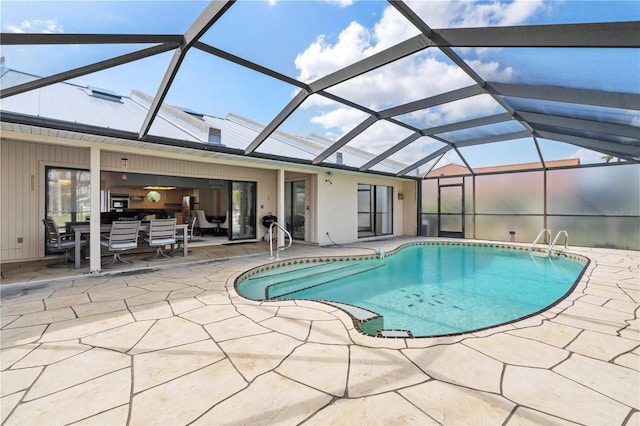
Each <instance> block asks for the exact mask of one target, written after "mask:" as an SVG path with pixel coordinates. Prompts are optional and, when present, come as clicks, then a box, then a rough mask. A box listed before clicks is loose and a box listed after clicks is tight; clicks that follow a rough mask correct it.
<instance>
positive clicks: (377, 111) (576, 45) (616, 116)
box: [0, 1, 640, 177]
mask: <svg viewBox="0 0 640 426" xmlns="http://www.w3.org/2000/svg"><path fill="white" fill-rule="evenodd" d="M238 3H242V2H238ZM389 4H390V5H391V7H392V8H393V9H394V10H395V12H396V13H397V14H399V16H401V17H402V19H404V20H405V21H406V25H410V26H412V27H414V28H416V29H417V30H418V31H417V32H418V34H417V35H414V36H412V37H409V38H407V39H405V40H403V41H400V42H398V43H396V44H394V45H392V46H390V47H387V48H386V49H382V50H379V51H377V53H373V54H370V55H368V56H367V57H364V58H361V59H360V60H356V61H354V62H352V63H349V64H347V65H346V66H343V67H342V68H340V69H338V70H335V71H333V72H329V73H326V74H325V75H323V76H321V77H319V78H316V79H314V80H312V81H304V79H303V78H300V77H292V76H291V75H287V74H286V73H283V72H282V71H278V70H276V69H275V68H274V67H273V66H267V65H263V64H260V63H258V62H256V61H255V60H252V59H251V58H250V57H248V56H247V57H243V56H240V55H237V54H235V53H231V52H229V51H225V50H223V49H222V48H220V47H216V46H215V45H214V44H212V42H211V41H209V39H211V37H209V38H208V37H207V34H208V33H209V32H210V31H213V30H215V29H216V26H217V25H218V22H220V21H221V20H222V19H223V18H225V16H226V15H231V14H233V13H234V9H235V8H236V7H237V5H236V3H235V2H234V1H214V2H211V3H210V4H208V6H206V7H205V8H204V10H203V11H202V12H201V13H200V15H199V16H198V17H197V18H196V19H195V20H194V21H193V23H192V24H191V25H190V26H189V27H188V28H187V29H186V30H185V31H184V32H183V33H180V34H79V33H76V34H66V33H52V34H35V33H2V34H1V35H0V37H1V38H0V43H1V44H2V45H3V46H53V45H119V44H120V45H128V46H131V45H140V46H143V47H142V48H139V49H138V48H136V49H135V50H134V51H132V52H129V53H125V54H122V55H117V56H112V57H109V58H107V59H104V60H100V61H95V62H92V63H90V64H86V65H83V66H79V67H76V68H73V69H67V70H64V71H62V72H58V73H54V74H52V75H48V76H46V77H42V78H36V79H34V80H32V81H27V82H24V83H20V84H16V85H14V86H11V87H2V89H1V90H0V98H1V99H5V98H8V97H11V96H17V95H20V94H23V93H27V92H30V91H33V90H37V89H40V88H44V87H46V86H49V85H52V84H55V83H60V82H66V81H69V80H70V79H74V78H78V77H82V76H86V75H89V74H92V73H95V72H98V71H103V70H108V69H111V68H114V67H118V66H121V65H124V64H128V63H131V62H135V61H141V60H144V59H146V58H150V57H153V56H155V55H160V54H164V53H170V54H171V57H170V59H169V61H168V63H167V65H166V68H165V70H164V73H163V74H164V76H163V78H162V79H161V81H160V82H159V84H158V86H157V91H156V92H155V95H154V96H153V101H152V102H151V105H150V106H149V108H148V112H147V113H146V117H145V118H144V120H143V122H141V123H140V127H139V130H138V133H137V136H135V135H132V136H131V137H132V138H137V139H138V140H140V141H151V142H152V141H156V140H157V135H153V124H154V122H155V121H156V120H157V119H158V114H159V112H160V109H161V106H162V105H163V103H165V102H166V101H167V98H168V94H169V93H170V91H171V90H172V88H173V87H174V81H175V80H176V77H177V76H178V75H180V73H181V71H182V69H183V63H184V61H185V59H186V58H187V56H188V55H190V54H191V52H192V51H194V50H196V51H198V52H200V53H201V54H204V55H207V56H211V57H215V58H218V59H220V60H223V61H227V62H230V63H232V64H235V65H236V66H239V67H241V68H242V69H244V70H246V71H248V72H251V73H257V74H261V75H262V76H263V77H264V78H266V79H270V80H275V81H277V82H279V83H282V84H284V85H285V86H287V87H291V88H293V89H295V93H294V95H293V96H291V97H290V99H289V100H288V102H287V103H286V104H285V105H284V106H283V107H281V108H280V109H279V111H275V112H274V113H273V115H272V118H271V121H270V122H268V123H265V125H264V126H263V127H262V129H261V130H260V131H259V132H258V134H257V136H256V137H255V138H254V139H253V140H248V141H247V143H246V146H245V147H244V150H243V152H242V153H241V154H240V155H244V156H249V157H252V156H253V157H256V156H260V153H261V152H262V153H263V154H264V152H265V151H267V152H268V147H267V145H266V144H265V141H267V140H268V138H269V137H270V136H273V135H274V134H275V132H277V131H279V130H282V129H283V127H284V123H285V122H287V120H288V119H290V118H291V117H292V116H293V115H294V114H301V111H302V110H303V108H304V105H305V102H308V101H309V100H310V99H311V98H314V99H316V98H318V97H319V98H321V99H322V100H323V102H330V103H333V104H335V105H338V106H340V107H345V108H348V109H349V110H351V111H354V112H355V113H357V114H354V116H357V117H358V119H357V120H356V121H354V122H353V123H352V124H351V126H350V127H349V128H348V129H347V130H345V131H344V132H343V133H342V134H341V135H337V136H335V137H334V138H333V139H330V143H328V144H327V145H326V147H325V148H323V150H322V151H321V152H320V153H319V154H317V155H315V158H313V159H312V160H311V164H314V165H319V166H322V165H325V164H329V163H330V162H331V160H330V158H332V157H331V156H332V155H333V154H335V153H338V152H340V150H341V149H344V148H345V147H349V146H353V147H357V148H359V149H363V150H365V151H368V152H369V153H370V154H371V155H370V157H369V158H368V161H367V159H365V160H363V161H362V162H361V163H354V164H346V166H347V167H350V168H353V169H357V170H359V171H362V172H376V171H379V169H376V166H377V165H379V164H380V163H382V162H383V161H385V160H389V159H394V158H395V159H399V158H401V157H399V156H398V154H399V153H401V152H405V150H408V149H409V148H413V151H412V155H411V157H410V158H411V161H406V158H407V156H406V155H405V157H404V159H405V160H404V162H400V161H398V162H397V163H398V166H397V168H396V170H395V171H394V174H395V175H396V176H406V177H417V176H424V175H425V174H426V173H427V172H428V171H429V170H431V169H432V168H433V167H434V166H436V164H437V163H438V161H439V160H440V159H442V158H443V156H445V154H447V153H449V152H450V151H452V152H455V153H456V154H457V156H458V157H459V158H460V160H461V161H462V162H463V163H464V164H465V166H466V167H468V168H469V169H470V170H471V171H473V168H474V164H472V162H471V161H468V159H467V154H466V152H465V151H464V149H465V148H468V147H474V146H483V147H484V146H487V145H489V144H493V143H498V142H505V141H513V142H514V143H518V141H521V140H522V139H526V140H528V141H529V142H530V143H531V144H533V146H534V147H535V150H533V149H532V150H531V151H532V152H534V153H535V157H536V158H533V159H532V161H538V162H540V163H541V164H542V166H543V167H544V164H545V160H546V158H545V155H544V154H543V151H544V149H541V146H540V143H539V140H541V139H544V140H547V141H554V142H560V143H563V144H570V145H573V146H575V147H578V148H583V149H587V150H590V151H594V152H597V153H600V154H602V155H603V156H608V157H614V158H617V159H619V160H620V161H623V162H635V163H637V162H640V127H639V126H640V124H639V123H640V114H639V113H638V111H640V84H636V85H635V86H633V87H629V91H619V90H610V91H609V90H602V89H600V88H597V87H595V85H594V87H572V85H568V84H567V85H564V84H562V82H563V81H566V79H567V78H570V76H566V75H563V76H557V75H554V74H553V73H552V72H549V74H547V75H542V76H540V75H537V76H536V79H531V80H532V81H535V82H534V83H531V84H529V83H523V82H519V81H512V80H513V79H512V80H510V79H508V78H504V79H503V80H500V79H492V77H496V75H491V74H490V73H489V74H488V73H487V72H486V70H484V69H482V67H481V66H480V65H479V64H480V62H479V61H474V60H472V59H471V55H469V54H468V52H469V49H503V50H504V55H503V57H504V62H505V63H508V61H509V60H510V57H509V55H510V54H513V53H518V52H522V51H523V50H522V49H525V50H526V52H527V53H528V54H529V55H531V56H535V55H541V54H542V52H547V51H550V50H554V49H555V50H557V51H559V52H565V51H567V52H576V51H580V50H584V52H585V54H586V55H588V54H592V53H593V52H605V51H606V52H609V53H608V54H613V55H617V54H618V53H617V52H621V53H620V55H619V56H620V61H619V63H616V64H614V65H613V67H612V68H613V69H614V70H615V69H616V67H618V69H620V71H621V72H622V71H623V70H622V69H621V67H624V66H626V65H628V67H630V68H631V72H632V73H633V72H636V70H638V69H639V65H638V62H639V58H640V55H639V54H638V52H639V50H638V49H639V48H640V37H639V34H640V21H629V22H594V23H578V24H544V25H518V26H485V27H467V28H443V29H433V28H431V26H430V25H429V22H428V21H427V19H426V18H425V17H424V16H423V15H424V14H422V15H421V14H419V13H418V11H416V10H415V8H414V7H412V5H410V4H409V3H405V2H402V1H390V2H389ZM337 13H338V12H337ZM149 45H150V46H149ZM432 50H436V51H437V53H434V54H437V55H438V57H440V58H443V59H442V61H446V62H447V63H448V64H451V67H456V68H457V70H458V71H461V72H462V73H464V74H465V75H466V77H467V81H468V82H469V84H468V85H466V86H462V87H458V88H455V89H453V90H444V91H441V92H439V93H436V94H434V95H432V96H427V97H422V98H419V99H415V100H411V101H409V102H404V103H399V104H392V103H390V104H389V105H385V106H384V107H382V108H380V107H379V106H378V105H371V104H369V103H368V102H367V100H366V99H365V100H363V99H358V98H357V97H352V96H347V95H344V94H343V92H344V90H341V88H343V87H344V86H345V85H346V84H350V83H353V82H357V81H358V78H360V77H361V76H364V75H367V74H368V73H373V72H376V71H383V70H384V69H385V67H391V66H401V64H402V61H403V60H406V59H407V58H411V57H414V55H419V54H423V53H424V52H426V51H432ZM503 50H496V52H498V53H497V55H502V51H503ZM629 52H630V56H628V55H629ZM629 57H630V58H632V59H634V58H635V62H633V60H632V61H631V62H629V61H628V58H629ZM593 59H594V60H597V58H595V57H594V58H593ZM544 60H546V59H543V61H544ZM626 72H628V70H627V71H626ZM422 78H423V79H424V80H423V81H424V84H428V81H429V79H430V78H431V76H429V75H423V76H422ZM617 78H618V76H617V75H613V74H612V75H605V76H602V75H599V76H597V79H598V80H597V81H600V80H607V79H611V80H615V79H617ZM515 80H517V79H515ZM636 80H640V75H638V74H636ZM576 86H578V85H576ZM603 86H604V87H608V86H607V85H606V84H604V85H603ZM255 95H256V96H259V94H255ZM461 102H471V103H473V102H478V103H484V104H487V105H492V107H490V108H487V109H486V113H484V114H478V113H476V114H475V115H467V116H464V115H460V116H459V117H458V118H457V119H455V120H449V121H446V122H441V123H436V124H435V125H427V126H425V125H423V124H421V122H420V121H419V120H417V119H415V115H416V114H422V113H424V114H427V112H428V111H430V109H433V108H443V107H451V108H453V106H454V105H457V104H458V103H461ZM205 113H206V111H205ZM14 120H15V118H14ZM376 126H378V128H379V129H380V128H381V127H380V126H384V129H385V130H386V131H384V132H382V133H383V134H385V135H387V136H386V138H387V139H386V140H383V141H382V142H383V143H380V144H377V145H376V146H375V147H374V146H369V145H367V144H366V142H360V143H354V141H357V140H358V139H359V138H362V137H363V135H365V134H366V132H367V131H368V130H370V129H373V128H374V127H376ZM380 133H381V132H378V134H380ZM223 138H224V135H223ZM379 139H380V137H379ZM383 139H384V137H383ZM417 146H422V147H423V148H422V149H419V150H418V149H416V147H417ZM215 149H216V148H215V147H211V146H207V147H206V150H208V151H212V150H214V151H215ZM261 150H262V151H261ZM222 152H226V151H225V150H224V149H222ZM280 157H282V158H283V159H286V158H287V153H281V154H280ZM292 160H293V159H292Z"/></svg>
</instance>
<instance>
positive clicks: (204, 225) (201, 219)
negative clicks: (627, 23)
mask: <svg viewBox="0 0 640 426" xmlns="http://www.w3.org/2000/svg"><path fill="white" fill-rule="evenodd" d="M196 220H197V223H196V228H197V229H198V233H199V234H200V235H203V234H204V232H205V231H211V232H214V233H215V231H216V230H217V229H218V228H219V226H218V224H217V223H212V222H209V221H208V220H207V217H206V216H205V215H204V210H196Z"/></svg>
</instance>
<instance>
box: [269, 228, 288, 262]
mask: <svg viewBox="0 0 640 426" xmlns="http://www.w3.org/2000/svg"><path fill="white" fill-rule="evenodd" d="M274 226H275V227H278V228H279V229H281V230H282V231H283V232H284V234H285V235H286V236H287V237H289V245H288V246H286V247H285V246H276V257H273V227H274ZM291 244H293V238H291V234H290V233H289V231H287V230H286V229H285V228H284V227H283V226H282V225H280V224H279V223H278V222H276V221H273V222H271V225H269V260H274V259H275V260H280V252H281V251H284V250H286V249H288V248H290V247H291Z"/></svg>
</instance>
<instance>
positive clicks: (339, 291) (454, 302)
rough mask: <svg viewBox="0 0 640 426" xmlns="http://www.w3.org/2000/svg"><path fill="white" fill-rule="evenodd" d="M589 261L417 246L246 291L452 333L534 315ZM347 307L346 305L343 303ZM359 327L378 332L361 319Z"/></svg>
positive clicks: (327, 265)
mask: <svg viewBox="0 0 640 426" xmlns="http://www.w3.org/2000/svg"><path fill="white" fill-rule="evenodd" d="M585 266H586V262H579V261H577V260H572V259H569V258H567V257H565V256H552V257H551V258H549V259H548V258H542V257H536V256H531V255H530V254H529V253H528V252H527V251H522V250H515V249H508V248H499V247H486V246H474V245H414V246H409V247H404V248H401V249H400V250H399V251H398V253H397V254H395V255H393V256H387V257H386V258H385V259H383V260H379V259H375V260H359V261H333V262H312V263H307V264H301V265H290V266H287V267H280V268H276V269H271V270H267V271H262V272H260V273H258V274H254V275H252V276H251V277H250V279H245V280H242V281H241V282H240V283H239V285H238V290H239V292H240V294H242V295H244V296H245V297H248V298H251V299H256V300H263V299H277V300H282V299H287V300H293V299H306V300H321V301H328V302H338V303H340V304H347V305H352V306H357V307H360V308H364V309H366V310H368V311H372V312H374V313H377V314H379V315H380V316H382V319H381V320H380V319H379V320H378V321H377V322H375V326H374V328H378V329H379V328H382V329H387V330H398V329H399V330H410V332H411V333H412V335H413V336H415V337H418V336H439V335H448V334H457V333H462V332H467V331H472V330H478V329H482V328H487V327H491V326H495V325H499V324H504V323H508V322H510V321H514V320H516V319H520V318H524V317H526V316H529V315H532V314H534V313H537V312H539V311H541V310H544V309H545V308H547V307H549V306H550V305H553V304H554V303H556V302H557V301H559V300H561V299H562V298H563V297H564V296H565V295H566V294H567V293H568V292H569V290H571V289H572V288H573V286H574V285H575V283H576V282H577V279H578V278H579V277H580V275H581V273H582V271H583V269H584V268H585ZM347 310H348V309H347ZM361 329H362V330H363V331H365V332H366V333H368V334H376V330H372V329H371V326H369V327H367V325H366V324H363V325H362V326H361Z"/></svg>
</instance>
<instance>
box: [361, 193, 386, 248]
mask: <svg viewBox="0 0 640 426" xmlns="http://www.w3.org/2000/svg"><path fill="white" fill-rule="evenodd" d="M391 233H393V187H391V186H377V185H367V184H362V183H360V184H358V238H363V237H373V236H377V235H389V234H391Z"/></svg>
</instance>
